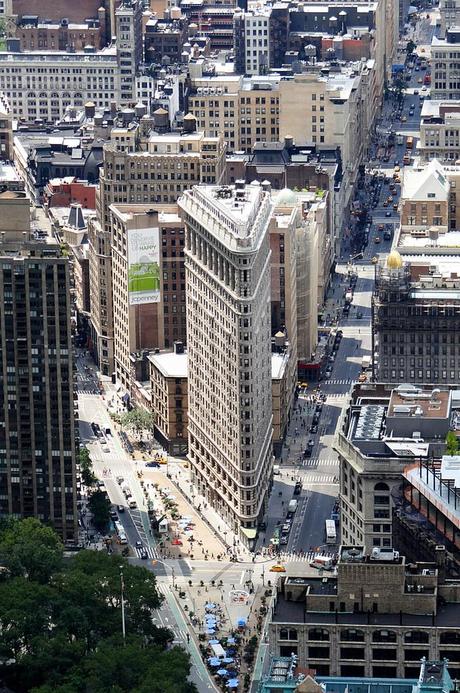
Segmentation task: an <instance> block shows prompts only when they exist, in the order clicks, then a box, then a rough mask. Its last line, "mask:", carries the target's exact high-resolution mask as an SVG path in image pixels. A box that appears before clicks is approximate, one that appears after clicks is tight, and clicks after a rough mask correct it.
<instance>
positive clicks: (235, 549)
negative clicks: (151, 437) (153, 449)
mask: <svg viewBox="0 0 460 693" xmlns="http://www.w3.org/2000/svg"><path fill="white" fill-rule="evenodd" d="M168 467H169V475H170V478H171V480H172V481H173V483H174V484H175V485H176V486H177V488H178V489H179V490H180V491H181V492H182V493H183V494H184V495H185V497H186V498H188V499H189V502H190V504H191V505H192V506H193V507H194V508H196V510H197V512H198V513H199V514H200V515H201V517H202V518H203V520H205V522H206V524H207V525H208V526H209V528H210V529H211V530H212V531H213V532H214V534H215V535H218V537H219V539H220V540H221V541H222V549H223V550H224V552H226V553H229V554H236V556H237V557H238V558H239V559H243V560H248V559H250V558H251V556H252V554H251V553H250V552H249V551H248V549H247V548H246V547H245V546H244V544H242V543H241V541H240V539H239V538H238V537H237V535H236V534H234V532H232V530H231V529H230V527H229V526H228V525H227V524H226V523H225V522H224V520H223V519H222V518H221V517H220V515H218V514H217V513H216V511H215V510H214V508H212V507H211V506H210V505H209V503H208V502H207V500H206V499H205V498H203V496H201V495H200V494H199V493H198V490H197V489H196V487H195V486H194V485H193V484H192V483H191V481H190V478H188V477H189V471H188V470H186V469H185V468H182V469H180V468H179V465H177V464H176V463H174V462H170V463H169V465H168Z"/></svg>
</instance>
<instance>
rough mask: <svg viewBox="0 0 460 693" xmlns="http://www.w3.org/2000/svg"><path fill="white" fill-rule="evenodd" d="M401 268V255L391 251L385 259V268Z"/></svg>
mask: <svg viewBox="0 0 460 693" xmlns="http://www.w3.org/2000/svg"><path fill="white" fill-rule="evenodd" d="M402 266H403V261H402V257H401V255H400V254H399V253H398V251H397V250H392V251H391V253H390V254H389V255H388V257H387V267H388V269H392V270H395V269H401V267H402Z"/></svg>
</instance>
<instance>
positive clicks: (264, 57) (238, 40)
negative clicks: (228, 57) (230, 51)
mask: <svg viewBox="0 0 460 693" xmlns="http://www.w3.org/2000/svg"><path fill="white" fill-rule="evenodd" d="M270 14H271V8H266V7H260V8H257V9H254V10H249V11H243V10H241V9H240V8H239V7H237V8H236V10H235V14H234V17H233V27H234V43H235V71H236V72H237V73H238V74H241V75H263V74H265V73H266V72H268V68H269V66H270V28H269V27H270Z"/></svg>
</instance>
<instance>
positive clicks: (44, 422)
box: [0, 192, 78, 540]
mask: <svg viewBox="0 0 460 693" xmlns="http://www.w3.org/2000/svg"><path fill="white" fill-rule="evenodd" d="M0 216H1V218H2V219H3V220H4V221H3V222H2V223H1V226H2V227H3V228H5V220H6V219H8V220H9V223H10V229H15V230H14V231H13V230H12V231H8V230H6V231H3V230H2V232H1V235H0V393H1V394H0V517H1V516H6V515H12V516H13V517H29V516H32V517H37V518H38V519H40V520H43V521H44V522H47V523H50V524H51V525H52V526H53V527H54V528H55V529H56V530H57V531H58V532H59V533H60V534H61V536H62V538H63V539H64V540H66V539H67V540H68V539H75V538H76V536H77V527H78V525H77V508H76V471H75V418H74V394H73V366H72V341H71V327H70V301H71V294H70V285H69V262H68V259H67V258H65V257H62V256H61V253H60V248H59V245H58V244H57V243H56V242H55V241H54V239H52V238H49V237H47V236H46V235H44V234H43V235H40V237H38V234H35V237H34V236H33V235H32V234H31V232H30V224H29V201H28V200H27V198H26V197H25V194H24V193H21V192H19V193H14V192H6V193H2V194H0Z"/></svg>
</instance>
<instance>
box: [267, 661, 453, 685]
mask: <svg viewBox="0 0 460 693" xmlns="http://www.w3.org/2000/svg"><path fill="white" fill-rule="evenodd" d="M453 686H454V683H453V681H452V679H451V677H450V674H449V670H448V662H447V661H446V660H443V661H429V660H427V659H425V658H423V659H422V661H421V666H420V673H419V675H418V677H414V678H412V679H408V678H400V679H397V678H379V677H377V676H375V677H374V676H373V677H371V678H365V677H348V676H342V677H341V676H319V675H317V674H316V672H314V671H311V670H309V669H306V668H303V667H301V666H299V663H298V657H297V656H296V655H293V656H291V657H272V659H271V662H270V668H269V671H268V674H267V676H265V677H264V679H263V681H262V683H261V685H260V689H259V693H277V691H279V692H280V693H321V691H323V693H363V690H365V691H367V693H450V692H451V691H452V687H453Z"/></svg>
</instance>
